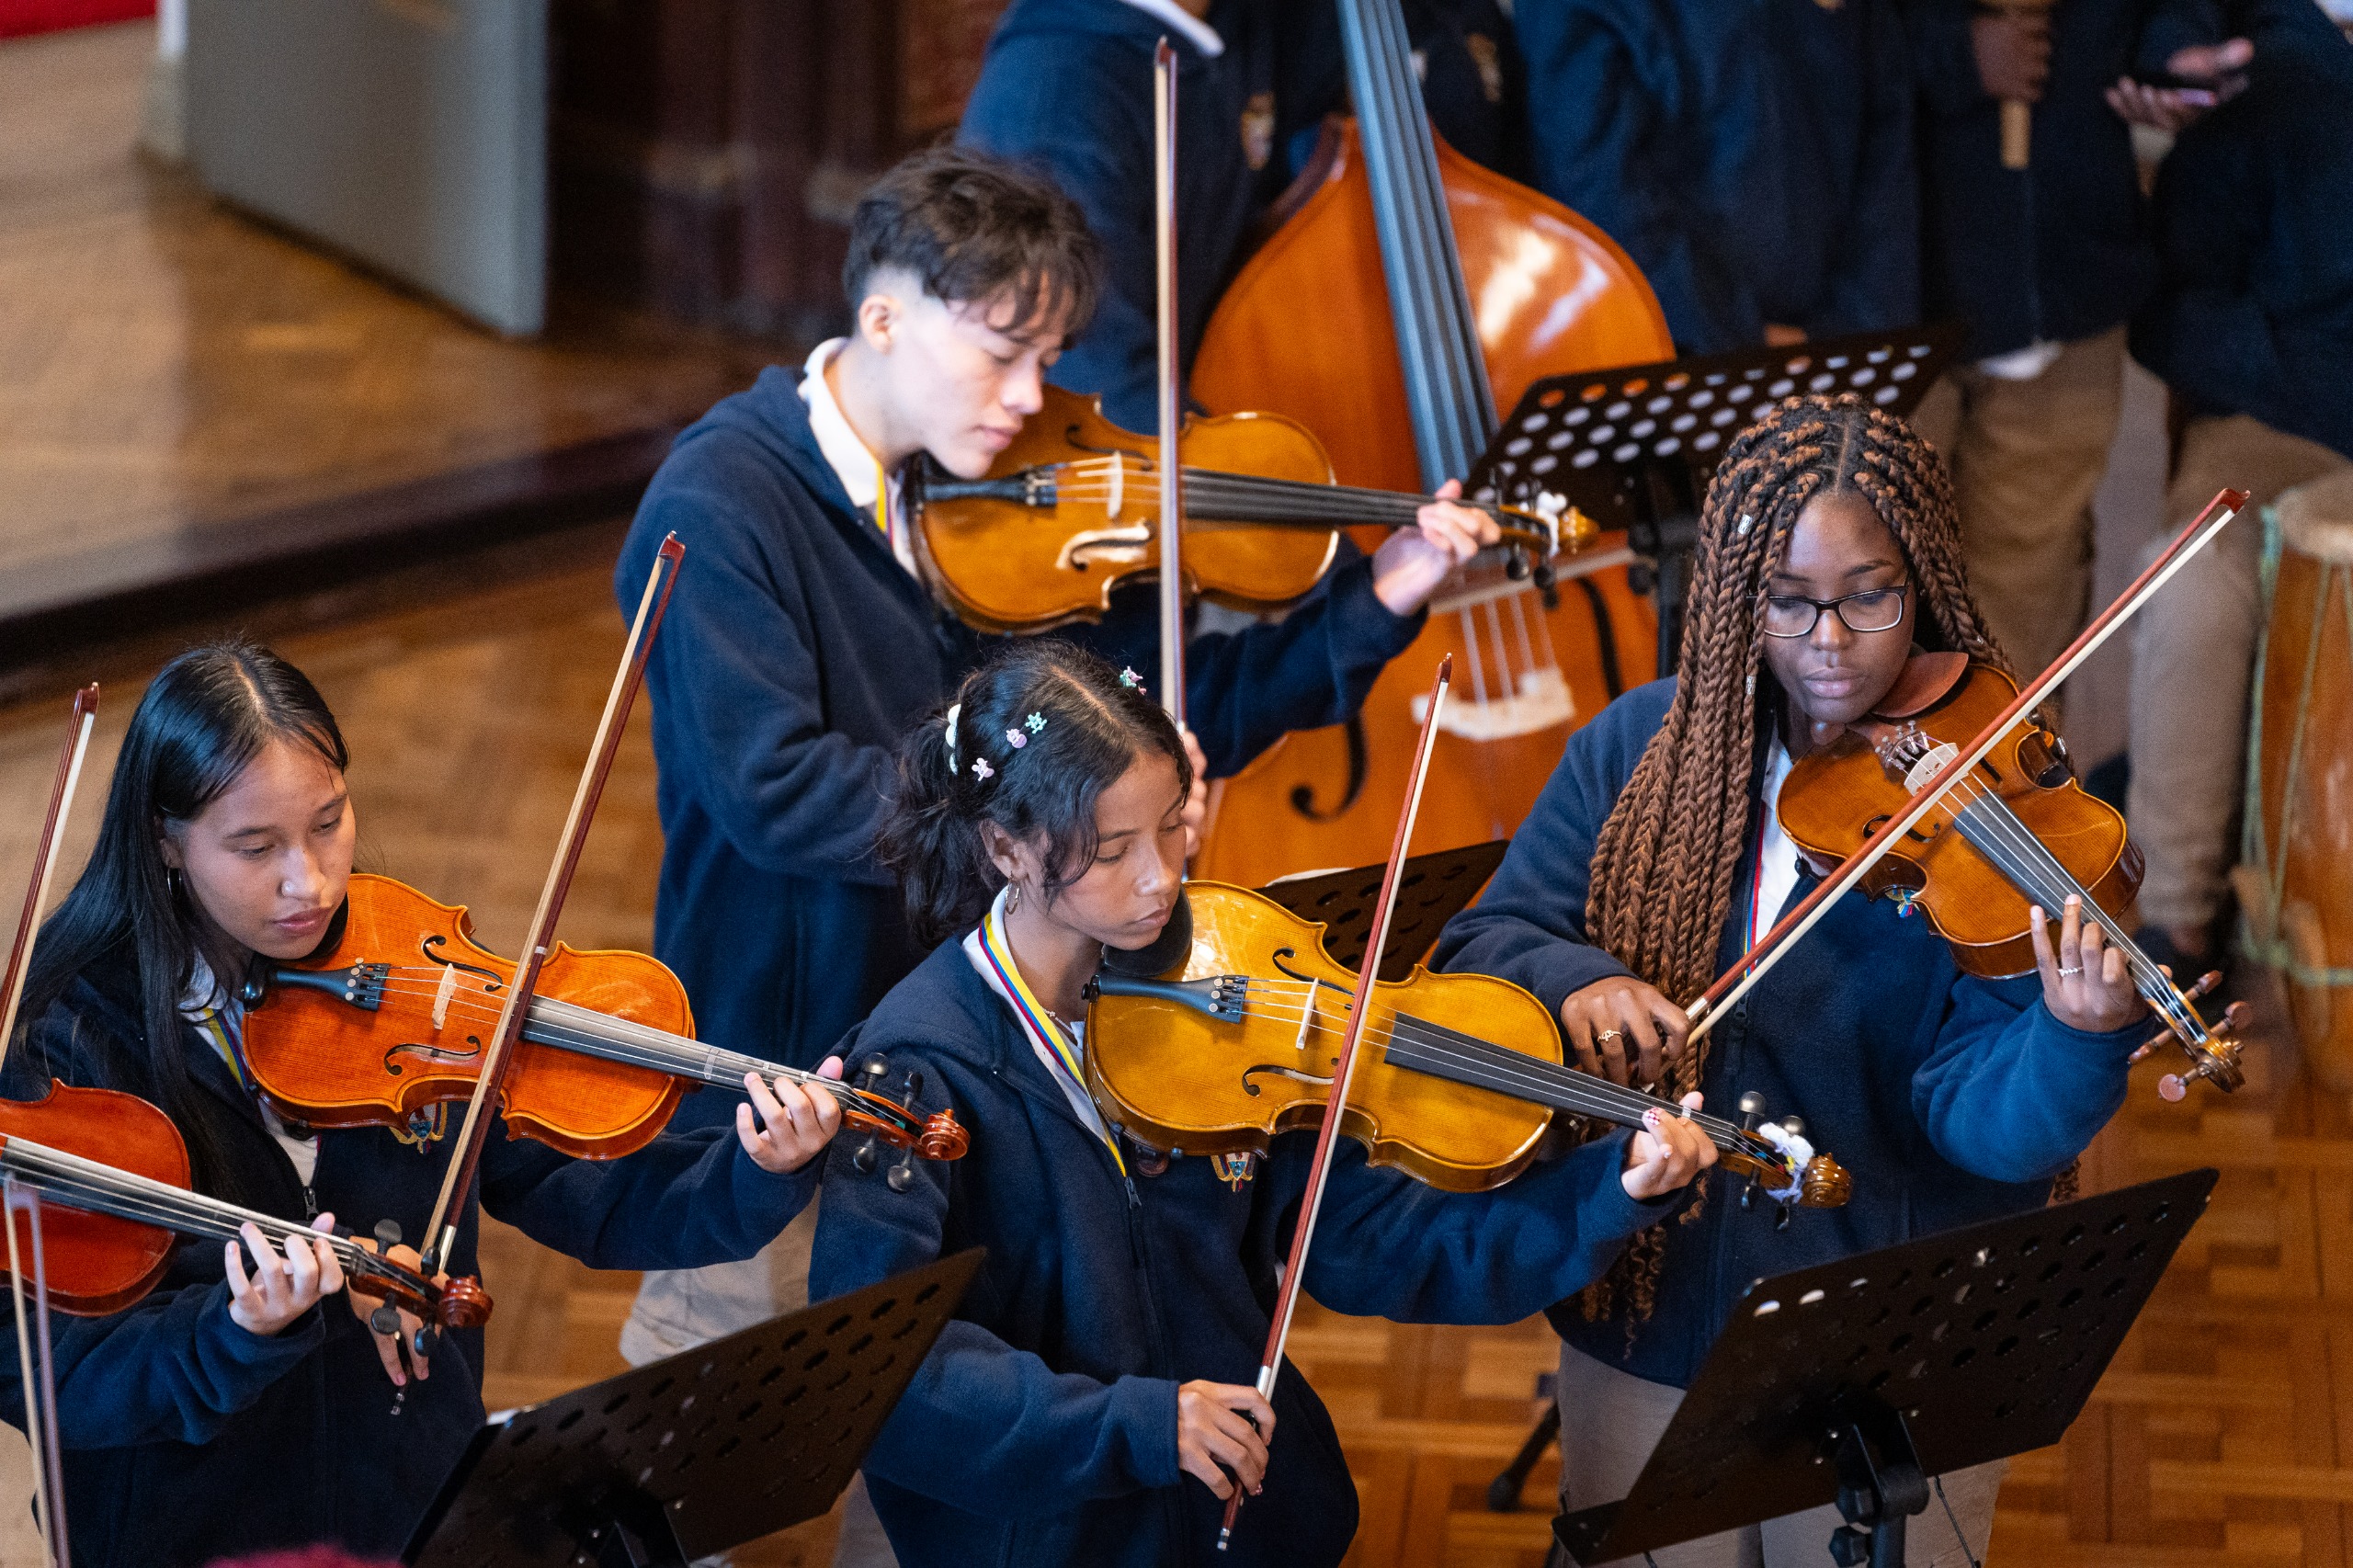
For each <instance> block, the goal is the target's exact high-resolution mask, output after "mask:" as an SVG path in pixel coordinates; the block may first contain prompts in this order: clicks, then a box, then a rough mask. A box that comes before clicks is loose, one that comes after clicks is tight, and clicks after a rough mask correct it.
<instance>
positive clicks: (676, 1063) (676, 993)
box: [244, 872, 969, 1160]
mask: <svg viewBox="0 0 2353 1568" xmlns="http://www.w3.org/2000/svg"><path fill="white" fill-rule="evenodd" d="M514 973H515V964H514V962H513V960H509V959H506V958H502V957H500V956H499V955H497V954H495V953H493V952H491V951H489V950H487V949H484V948H483V947H482V946H480V945H479V944H478V943H476V942H475V941H474V939H473V923H472V920H471V919H470V918H469V917H468V915H467V913H466V911H465V909H464V908H463V907H462V906H460V905H455V904H447V903H437V902H435V901H434V900H432V899H430V898H427V897H426V895H425V894H423V893H421V892H417V891H416V890H415V888H412V887H409V886H407V885H406V884H404V883H402V882H398V881H393V880H392V878H390V877H379V876H371V875H369V874H368V873H366V872H359V873H357V874H355V875H354V876H353V877H352V879H351V885H350V891H349V893H348V894H347V897H346V900H345V903H344V906H343V908H342V909H341V910H339V911H338V912H337V913H336V915H335V921H334V923H333V924H332V925H331V926H329V928H328V932H327V936H326V938H325V940H324V942H323V943H322V944H321V946H320V948H319V950H318V951H316V952H314V953H313V954H312V955H311V956H310V957H308V958H306V959H303V960H300V961H299V962H292V963H267V964H264V965H263V966H262V967H260V968H259V969H257V970H256V971H255V972H254V974H253V976H252V978H251V979H249V980H248V981H247V982H246V984H245V989H244V1000H245V1006H246V1013H245V1032H244V1056H245V1066H246V1069H247V1071H248V1072H249V1073H250V1074H252V1077H253V1081H254V1085H255V1087H256V1089H258V1090H259V1091H260V1093H261V1095H262V1096H263V1097H264V1098H265V1099H267V1101H268V1102H269V1103H270V1105H271V1107H272V1108H274V1109H276V1110H277V1112H278V1114H279V1115H280V1116H282V1117H285V1118H287V1119H289V1120H294V1121H301V1122H307V1123H308V1124H310V1125H311V1126H313V1127H361V1126H371V1125H381V1124H392V1125H399V1124H402V1123H404V1122H406V1121H408V1120H409V1119H411V1118H413V1117H415V1116H416V1115H417V1114H419V1113H420V1112H422V1111H424V1110H425V1109H426V1108H428V1107H430V1106H433V1105H436V1104H438V1103H441V1102H444V1101H453V1100H462V1099H465V1098H467V1097H468V1096H471V1095H472V1094H473V1092H474V1090H475V1087H476V1084H477V1081H478V1079H479V1076H480V1074H481V1069H482V1062H483V1043H484V1039H485V1037H486V1036H487V1035H488V1034H489V1032H490V1030H491V1028H492V1026H493V1025H494V1023H495V1021H496V1020H497V1018H498V1016H499V1013H500V1010H501V1008H502V1007H503V1006H505V1003H506V994H507V989H508V987H509V985H510V984H511V983H512V982H513V978H514ZM521 1041H522V1043H521V1044H520V1045H519V1046H518V1047H517V1053H516V1059H515V1062H514V1064H513V1066H512V1068H511V1070H510V1071H509V1073H508V1074H507V1075H506V1080H505V1082H504V1083H503V1084H502V1085H500V1088H499V1099H498V1107H499V1112H500V1114H501V1115H502V1116H503V1117H505V1118H506V1124H507V1129H508V1131H509V1132H510V1133H511V1134H512V1135H515V1136H518V1137H529V1138H532V1139H536V1140H537V1141H539V1142H542V1143H545V1144H547V1145H549V1146H550V1147H551V1148H555V1149H560V1150H562V1151H563V1153H567V1154H572V1155H575V1156H577V1157H579V1158H582V1159H591V1160H609V1159H618V1158H620V1156H621V1155H624V1154H630V1153H635V1152H636V1151H637V1150H639V1149H642V1148H643V1147H645V1145H646V1144H648V1143H650V1142H653V1141H654V1137H655V1136H656V1135H657V1134H659V1133H660V1132H661V1131H662V1130H663V1128H665V1126H667V1125H668V1124H669V1120H670V1116H671V1113H672V1112H673V1111H675V1110H676V1108H677V1106H678V1101H679V1100H680V1099H681V1098H682V1097H683V1096H685V1095H686V1093H687V1091H688V1089H689V1088H697V1087H701V1086H704V1085H711V1086H716V1087H720V1088H732V1089H735V1090H738V1091H741V1090H742V1088H743V1086H744V1075H745V1074H746V1073H757V1074H760V1075H761V1076H762V1077H764V1078H783V1079H787V1080H789V1081H790V1082H793V1083H797V1084H801V1085H805V1086H806V1087H808V1088H811V1089H823V1090H824V1091H825V1092H826V1093H829V1094H831V1095H832V1096H834V1097H835V1101H836V1102H837V1103H838V1104H839V1105H840V1106H841V1109H842V1122H843V1125H844V1126H845V1127H846V1128H852V1129H856V1130H858V1131H863V1132H865V1133H867V1134H869V1135H870V1136H871V1137H873V1138H874V1139H875V1140H876V1141H877V1142H881V1143H887V1144H889V1145H891V1146H892V1148H896V1149H902V1150H908V1151H911V1152H912V1153H915V1154H920V1155H921V1156H922V1157H924V1158H926V1159H932V1160H952V1159H956V1158H958V1157H960V1156H961V1154H962V1153H964V1151H965V1149H966V1147H967V1146H968V1143H969V1139H968V1137H967V1135H966V1133H965V1131H964V1129H963V1128H962V1127H961V1125H959V1124H958V1122H957V1120H956V1118H955V1114H954V1113H953V1112H952V1111H945V1110H943V1111H940V1112H938V1114H936V1115H932V1116H928V1117H926V1116H924V1115H922V1114H920V1113H918V1112H916V1111H915V1110H912V1109H910V1108H908V1106H907V1105H906V1104H905V1103H903V1102H902V1101H900V1100H897V1099H893V1098H892V1097H890V1096H887V1095H884V1094H882V1093H881V1092H880V1090H879V1087H877V1086H873V1085H870V1086H864V1087H861V1086H858V1085H851V1084H847V1083H844V1082H842V1081H841V1080H839V1079H835V1078H825V1077H821V1076H819V1075H818V1074H814V1073H805V1072H802V1071H801V1070H799V1069H797V1068H791V1067H785V1066H781V1065H779V1064H778V1063H776V1062H763V1061H761V1060H759V1059H758V1058H756V1057H751V1056H745V1055H742V1054H740V1053H738V1052H735V1051H722V1050H721V1049H719V1048H718V1047H716V1046H710V1045H704V1044H701V1043H699V1042H698V1041H697V1040H695V1038H694V1017H693V1013H692V1010H691V1009H690V1007H689V1006H688V1002H687V993H686V987H685V986H683V985H681V984H680V983H679V982H678V977H677V976H676V975H675V974H673V973H671V972H670V971H669V970H668V969H667V968H666V967H665V965H664V964H663V963H662V962H661V961H660V960H656V959H653V958H650V957H648V956H646V955H645V954H643V953H632V952H620V951H590V952H584V951H580V950H578V949H574V948H571V947H568V946H566V945H565V944H563V943H561V942H559V943H557V944H556V945H555V949H554V950H553V951H552V952H551V954H550V955H549V956H548V958H547V960H546V961H545V963H544V964H543V965H542V966H541V969H540V978H539V983H538V985H537V986H536V987H535V988H534V990H533V992H532V994H531V996H530V998H529V1003H528V1006H527V1009H526V1012H525V1014H524V1017H523V1026H522V1035H521ZM918 1092H919V1085H917V1084H915V1083H912V1082H911V1083H910V1084H909V1085H907V1093H908V1096H909V1098H912V1097H913V1096H914V1095H915V1094H916V1093H918Z"/></svg>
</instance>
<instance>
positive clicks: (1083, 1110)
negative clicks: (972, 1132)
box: [964, 884, 1111, 1143]
mask: <svg viewBox="0 0 2353 1568" xmlns="http://www.w3.org/2000/svg"><path fill="white" fill-rule="evenodd" d="M1008 886H1010V884H1008ZM1005 902H1006V888H999V889H998V890H997V893H996V902H995V903H993V904H991V905H990V906H989V918H991V919H993V920H995V922H996V928H997V929H998V930H999V931H1003V930H1004V929H1005ZM1011 954H1012V944H1011V943H1010V942H1008V943H1006V956H1007V958H1008V959H1010V957H1011ZM964 957H965V959H966V960H968V961H969V962H970V963H971V964H972V968H973V969H975V970H976V971H979V973H980V976H981V978H982V979H983V980H984V981H987V982H988V986H989V989H990V990H991V991H994V992H995V993H996V994H997V996H998V998H999V999H1000V1000H1002V1001H1003V1002H1004V1003H1005V1005H1006V1009H1007V1010H1008V1011H1010V1012H1011V1013H1012V1014H1013V1021H1014V1022H1015V1023H1016V1024H1017V1025H1018V1026H1019V1027H1020V1029H1021V1033H1022V1035H1023V1037H1024V1038H1025V1039H1027V1040H1029V1049H1030V1050H1031V1051H1035V1052H1036V1053H1037V1057H1038V1061H1039V1063H1040V1065H1041V1066H1043V1067H1044V1068H1045V1069H1046V1076H1047V1077H1049V1078H1051V1079H1052V1080H1053V1081H1054V1082H1055V1083H1056V1084H1058V1085H1061V1087H1062V1091H1063V1098H1064V1099H1066V1100H1068V1101H1069V1102H1070V1108H1071V1109H1072V1110H1073V1111H1074V1112H1076V1113H1077V1116H1078V1119H1079V1120H1081V1121H1083V1122H1085V1123H1086V1125H1087V1126H1088V1127H1089V1128H1091V1129H1092V1130H1093V1131H1094V1133H1095V1136H1097V1138H1100V1139H1102V1140H1103V1142H1106V1143H1109V1142H1111V1129H1110V1128H1109V1127H1108V1126H1107V1125H1106V1124H1105V1123H1104V1120H1103V1113H1102V1112H1101V1111H1100V1110H1097V1108H1096V1107H1095V1100H1094V1098H1093V1096H1090V1095H1088V1094H1087V1092H1086V1085H1084V1084H1076V1083H1073V1082H1072V1081H1071V1075H1070V1074H1069V1073H1068V1072H1067V1071H1065V1070H1064V1068H1063V1064H1062V1063H1061V1062H1057V1061H1056V1060H1055V1059H1054V1048H1053V1047H1052V1046H1051V1045H1048V1044H1047V1043H1046V1042H1045V1041H1044V1040H1040V1039H1039V1038H1038V1036H1037V1034H1036V1033H1035V1032H1034V1031H1033V1030H1031V1028H1029V1020H1028V1019H1027V1018H1024V1017H1022V1016H1021V1009H1020V1008H1019V1007H1018V1006H1016V1005H1015V1004H1014V1000H1013V994H1012V993H1011V992H1009V991H1007V990H1006V988H1005V983H1004V982H1003V981H1001V980H999V979H997V977H996V968H995V965H993V964H991V963H990V962H989V957H988V954H986V953H984V952H983V951H982V950H981V933H980V931H979V929H978V928H977V927H975V928H974V929H972V930H971V931H968V932H966V933H965V934H964ZM1022 981H1023V983H1025V984H1027V983H1028V982H1029V976H1027V975H1024V976H1022ZM1054 1021H1055V1022H1056V1023H1061V1022H1062V1020H1061V1019H1059V1018H1057V1019H1055V1020H1054ZM1063 1028H1066V1029H1068V1030H1070V1037H1071V1039H1072V1040H1074V1041H1076V1042H1077V1044H1078V1052H1079V1060H1080V1061H1082V1062H1084V1061H1086V1021H1085V1020H1084V1019H1081V1020H1080V1021H1079V1022H1077V1023H1074V1024H1063Z"/></svg>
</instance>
